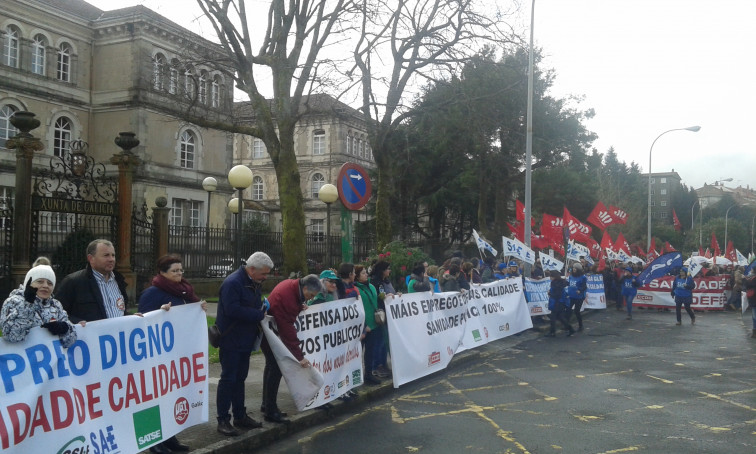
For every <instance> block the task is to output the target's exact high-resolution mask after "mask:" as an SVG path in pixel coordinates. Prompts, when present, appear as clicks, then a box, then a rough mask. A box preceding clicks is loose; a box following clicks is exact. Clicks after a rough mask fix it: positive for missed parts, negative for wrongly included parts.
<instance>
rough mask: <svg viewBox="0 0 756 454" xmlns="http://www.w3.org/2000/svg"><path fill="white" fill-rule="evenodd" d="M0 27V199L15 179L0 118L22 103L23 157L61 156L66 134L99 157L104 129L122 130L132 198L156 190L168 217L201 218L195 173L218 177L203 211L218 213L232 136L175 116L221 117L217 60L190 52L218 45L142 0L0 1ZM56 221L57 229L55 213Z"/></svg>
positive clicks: (223, 91) (224, 87)
mask: <svg viewBox="0 0 756 454" xmlns="http://www.w3.org/2000/svg"><path fill="white" fill-rule="evenodd" d="M0 38H1V41H2V56H1V57H2V59H1V60H0V198H2V200H6V198H7V197H10V196H11V193H12V188H13V187H14V181H15V173H14V171H13V167H14V156H13V153H11V152H10V151H9V150H7V149H6V148H5V142H6V140H7V138H8V137H10V136H13V135H14V134H15V130H14V128H13V126H12V125H11V124H10V123H9V121H8V119H9V118H10V116H11V115H12V114H13V112H15V111H18V110H26V111H31V112H34V113H35V114H36V115H37V118H38V119H39V120H40V121H41V126H40V127H39V128H37V129H36V130H34V131H33V132H32V133H33V134H34V135H35V136H36V137H39V138H41V139H42V141H43V143H44V144H45V149H44V150H43V151H41V152H40V153H38V155H37V156H35V158H34V165H35V166H46V165H47V164H48V162H49V159H50V157H52V156H57V157H64V156H66V154H67V153H69V152H70V149H69V147H70V144H71V142H72V141H76V140H78V139H81V140H83V141H85V142H87V143H88V145H89V147H88V151H87V152H88V154H89V155H90V156H91V157H92V158H94V160H95V161H96V162H104V163H107V162H108V160H109V159H110V157H111V156H112V155H113V154H114V153H116V152H118V151H119V149H118V147H116V146H115V145H114V143H113V139H114V138H115V137H116V136H117V135H118V133H119V132H121V131H131V132H134V133H136V136H137V138H138V139H139V140H140V142H141V143H140V145H139V146H138V147H137V148H135V149H134V150H133V151H134V152H135V153H136V155H137V156H138V157H139V158H141V160H142V161H143V164H142V165H141V166H140V167H139V168H138V170H137V173H136V175H135V177H134V190H133V194H132V197H133V200H134V203H135V204H136V205H138V206H139V205H142V204H143V203H146V204H147V205H148V206H150V207H151V206H154V202H155V199H156V198H157V197H159V196H163V197H166V198H167V200H168V204H169V207H171V208H172V210H171V216H170V222H171V223H172V224H175V225H191V226H201V225H204V224H205V219H206V217H207V214H208V213H207V209H208V207H207V200H208V194H207V192H205V191H204V190H203V188H202V180H203V179H204V178H205V177H208V176H213V177H215V178H216V179H217V180H218V183H219V188H218V191H217V192H215V193H213V194H212V197H213V200H214V201H215V199H217V203H211V204H210V208H211V209H212V213H211V215H212V216H211V218H212V219H216V220H221V221H223V223H224V224H225V219H227V218H228V216H227V208H226V202H227V200H228V198H229V196H230V194H231V192H232V190H231V188H230V186H229V185H228V183H227V179H226V174H227V172H228V169H229V168H230V167H231V166H232V156H233V153H232V147H233V140H232V135H231V134H228V133H226V132H224V131H220V130H214V129H208V128H204V127H200V126H197V125H195V124H192V123H191V122H187V121H184V120H182V119H181V118H187V115H190V117H189V118H191V116H194V117H199V118H203V119H205V120H216V121H228V120H229V119H230V116H231V112H232V107H233V89H232V87H233V84H232V82H231V80H230V79H229V77H228V75H227V74H226V73H224V71H222V68H221V70H219V69H218V67H217V64H215V63H213V66H208V65H207V64H203V63H200V62H214V61H215V62H217V61H218V58H217V56H218V55H220V48H219V47H218V46H216V45H215V44H213V43H211V42H209V41H207V40H205V39H203V38H202V37H200V36H199V35H196V34H194V33H193V32H191V31H189V30H188V29H187V28H185V27H182V26H180V25H178V24H175V23H173V22H171V21H170V20H168V19H166V18H164V17H162V16H160V15H159V14H157V13H155V12H153V11H151V10H149V9H147V8H145V7H143V6H135V7H129V8H123V9H118V10H113V11H103V10H100V9H99V8H96V7H94V6H92V5H90V4H88V3H86V2H84V1H81V0H62V1H61V0H57V1H56V0H14V1H9V2H3V8H2V9H1V10H0ZM107 168H108V171H109V172H114V171H115V170H114V167H113V166H110V165H109V164H108V166H107ZM57 221H58V222H57V225H58V227H60V228H65V223H66V220H65V219H62V220H61V219H59V220H57Z"/></svg>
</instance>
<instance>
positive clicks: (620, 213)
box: [609, 205, 627, 224]
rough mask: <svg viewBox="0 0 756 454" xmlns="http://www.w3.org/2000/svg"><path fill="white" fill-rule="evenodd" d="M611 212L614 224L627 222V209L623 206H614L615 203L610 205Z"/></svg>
mask: <svg viewBox="0 0 756 454" xmlns="http://www.w3.org/2000/svg"><path fill="white" fill-rule="evenodd" d="M609 213H610V214H611V215H612V219H613V220H614V224H626V223H627V213H625V210H623V209H621V208H617V207H616V206H613V205H609Z"/></svg>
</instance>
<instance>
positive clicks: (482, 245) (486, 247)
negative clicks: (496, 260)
mask: <svg viewBox="0 0 756 454" xmlns="http://www.w3.org/2000/svg"><path fill="white" fill-rule="evenodd" d="M473 238H475V244H476V245H477V246H478V249H479V250H480V251H481V252H483V251H488V252H490V253H491V254H493V256H494V257H496V255H497V254H498V252H497V251H496V249H494V248H493V246H491V245H490V244H488V242H487V241H486V240H484V239H483V238H481V237H480V236H479V235H478V232H476V231H475V229H473Z"/></svg>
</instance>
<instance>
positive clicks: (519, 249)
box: [501, 236, 535, 265]
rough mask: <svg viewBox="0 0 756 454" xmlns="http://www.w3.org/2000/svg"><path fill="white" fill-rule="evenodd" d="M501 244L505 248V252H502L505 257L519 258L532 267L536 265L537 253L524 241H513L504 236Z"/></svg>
mask: <svg viewBox="0 0 756 454" xmlns="http://www.w3.org/2000/svg"><path fill="white" fill-rule="evenodd" d="M501 243H502V246H503V247H504V250H503V251H502V255H504V257H517V258H518V259H520V260H522V261H524V262H527V263H530V264H531V265H533V264H535V252H533V250H532V249H530V248H529V247H527V246H526V245H525V243H523V242H522V241H519V240H517V239H514V240H511V239H509V238H507V237H505V236H503V237H501Z"/></svg>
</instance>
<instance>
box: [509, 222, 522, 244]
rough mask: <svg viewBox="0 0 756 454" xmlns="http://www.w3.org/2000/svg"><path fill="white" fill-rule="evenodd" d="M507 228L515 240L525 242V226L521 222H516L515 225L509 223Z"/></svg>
mask: <svg viewBox="0 0 756 454" xmlns="http://www.w3.org/2000/svg"><path fill="white" fill-rule="evenodd" d="M507 227H509V231H510V232H512V235H514V237H515V238H517V239H518V240H520V241H523V238H525V229H523V226H522V224H521V223H519V222H515V225H512V224H510V223H509V222H507Z"/></svg>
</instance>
